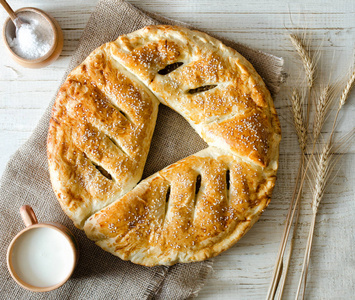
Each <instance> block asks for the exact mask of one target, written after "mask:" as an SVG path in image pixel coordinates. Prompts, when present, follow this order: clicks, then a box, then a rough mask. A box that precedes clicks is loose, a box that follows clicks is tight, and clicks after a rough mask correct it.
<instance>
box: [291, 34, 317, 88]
mask: <svg viewBox="0 0 355 300" xmlns="http://www.w3.org/2000/svg"><path fill="white" fill-rule="evenodd" d="M290 40H291V43H292V45H293V46H294V47H295V49H296V51H297V53H298V55H299V56H300V58H301V60H302V63H303V67H304V71H305V74H306V77H307V84H308V87H309V88H311V87H312V86H313V84H314V74H315V69H316V68H315V64H314V62H313V60H312V58H311V56H310V54H309V52H308V51H307V49H306V47H305V46H304V44H303V43H302V40H301V39H300V38H299V37H298V36H297V35H296V34H290Z"/></svg>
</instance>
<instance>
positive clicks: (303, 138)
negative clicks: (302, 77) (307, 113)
mask: <svg viewBox="0 0 355 300" xmlns="http://www.w3.org/2000/svg"><path fill="white" fill-rule="evenodd" d="M302 102H303V101H302V100H301V96H300V94H299V93H298V91H297V90H296V89H294V90H293V92H292V97H291V105H292V116H293V123H294V125H295V128H296V134H297V138H298V143H299V145H300V148H301V151H302V153H304V151H305V150H306V145H307V129H306V125H305V121H304V117H303V116H304V114H303V103H302Z"/></svg>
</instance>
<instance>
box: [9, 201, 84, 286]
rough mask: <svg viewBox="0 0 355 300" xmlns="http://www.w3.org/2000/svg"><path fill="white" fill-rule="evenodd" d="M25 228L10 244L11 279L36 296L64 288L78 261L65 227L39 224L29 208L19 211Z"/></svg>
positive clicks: (69, 233)
mask: <svg viewBox="0 0 355 300" xmlns="http://www.w3.org/2000/svg"><path fill="white" fill-rule="evenodd" d="M20 213H21V217H22V220H23V222H24V223H25V225H26V228H25V229H23V230H22V231H20V232H19V233H18V234H17V235H16V236H15V237H14V238H13V240H12V241H11V243H10V245H9V248H8V250H7V266H8V269H9V272H10V274H11V276H12V278H13V279H14V280H15V281H16V282H17V283H18V284H19V285H20V286H22V287H23V288H25V289H27V290H30V291H33V292H47V291H52V290H54V289H57V288H59V287H60V286H62V285H63V284H64V283H65V282H66V281H67V280H68V279H69V278H70V277H71V275H72V274H73V272H74V269H75V266H76V264H77V261H78V255H79V251H78V243H77V241H76V239H75V237H74V235H73V234H72V233H71V232H70V230H69V229H68V228H66V227H65V226H63V225H61V224H58V223H54V222H46V223H38V221H37V217H36V215H35V213H34V212H33V210H32V208H31V207H30V206H29V205H24V206H22V207H21V208H20Z"/></svg>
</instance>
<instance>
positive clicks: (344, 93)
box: [330, 63, 355, 138]
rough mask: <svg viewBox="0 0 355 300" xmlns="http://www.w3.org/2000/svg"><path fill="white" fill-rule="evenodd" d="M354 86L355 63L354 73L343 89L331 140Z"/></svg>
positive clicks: (352, 72) (351, 73) (354, 64)
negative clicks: (341, 111) (340, 113)
mask: <svg viewBox="0 0 355 300" xmlns="http://www.w3.org/2000/svg"><path fill="white" fill-rule="evenodd" d="M354 85H355V63H353V68H352V71H351V72H350V76H349V78H348V80H347V82H346V85H345V87H344V88H343V91H342V93H341V96H340V99H339V106H338V109H337V112H336V115H335V118H334V122H333V127H332V133H331V135H330V138H332V137H333V133H334V130H335V126H336V123H337V120H338V115H339V112H340V110H341V108H342V107H343V106H344V105H345V103H346V100H347V99H348V98H349V94H350V92H351V89H352V88H353V87H354Z"/></svg>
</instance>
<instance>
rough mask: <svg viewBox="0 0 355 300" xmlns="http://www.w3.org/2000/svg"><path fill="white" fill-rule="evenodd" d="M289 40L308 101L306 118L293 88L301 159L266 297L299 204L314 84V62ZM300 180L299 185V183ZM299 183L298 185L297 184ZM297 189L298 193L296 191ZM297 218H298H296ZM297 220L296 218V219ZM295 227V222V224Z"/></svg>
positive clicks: (276, 279)
mask: <svg viewBox="0 0 355 300" xmlns="http://www.w3.org/2000/svg"><path fill="white" fill-rule="evenodd" d="M290 39H291V42H292V44H293V46H294V47H295V49H296V51H297V53H298V54H299V56H300V58H301V61H302V63H303V66H304V70H305V74H306V78H307V84H308V102H307V112H306V118H304V110H303V106H304V99H305V97H301V96H300V94H299V92H298V91H297V90H296V89H294V90H293V93H292V96H291V107H292V115H293V121H294V125H295V129H296V134H297V139H298V143H299V146H300V148H301V152H302V154H301V161H300V165H299V169H298V175H297V178H296V183H295V188H294V192H293V196H292V200H291V202H290V206H289V210H288V213H287V217H286V223H285V227H284V232H283V236H282V239H281V242H280V247H279V251H278V254H277V259H276V264H275V268H274V272H273V276H272V280H271V284H270V287H269V290H268V294H267V299H273V298H274V295H275V293H276V289H277V286H278V284H279V281H280V278H281V271H282V265H283V257H284V253H285V249H286V246H287V241H288V238H289V235H290V230H291V226H292V223H293V219H294V216H295V211H296V208H297V207H298V205H299V200H300V198H301V192H302V187H303V182H304V176H303V177H302V179H301V173H302V169H303V167H304V161H305V160H304V154H305V151H306V148H307V132H308V124H309V115H310V108H311V101H310V100H311V89H312V86H313V84H314V77H315V70H316V68H315V63H314V61H313V60H312V58H311V56H310V54H309V52H308V51H307V49H306V47H305V46H304V45H303V43H302V41H301V39H300V38H299V37H298V36H297V35H295V34H291V35H290ZM299 182H300V185H299ZM298 185H299V186H298ZM297 189H298V193H297ZM297 219H298V218H297ZM296 221H297V220H296ZM295 226H296V227H297V224H296V225H295ZM291 251H292V243H291V247H290V253H289V257H290V255H291ZM288 263H289V262H287V267H286V270H285V274H284V277H285V276H287V270H288ZM283 287H284V284H282V286H281V291H280V294H282V290H283Z"/></svg>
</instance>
